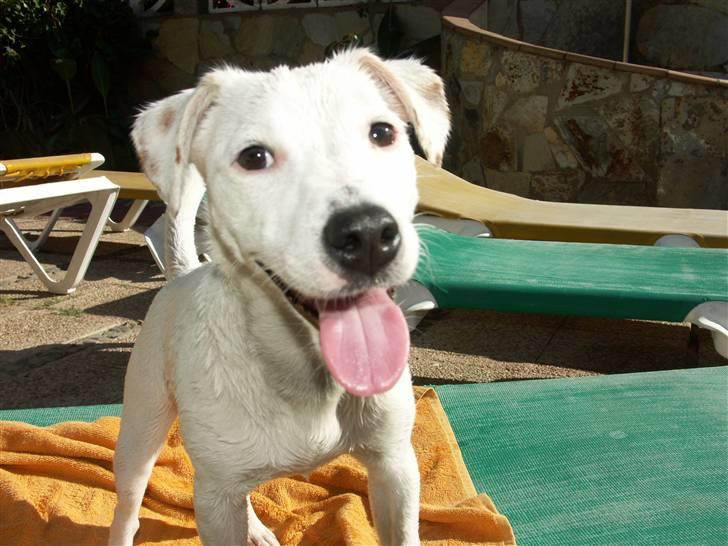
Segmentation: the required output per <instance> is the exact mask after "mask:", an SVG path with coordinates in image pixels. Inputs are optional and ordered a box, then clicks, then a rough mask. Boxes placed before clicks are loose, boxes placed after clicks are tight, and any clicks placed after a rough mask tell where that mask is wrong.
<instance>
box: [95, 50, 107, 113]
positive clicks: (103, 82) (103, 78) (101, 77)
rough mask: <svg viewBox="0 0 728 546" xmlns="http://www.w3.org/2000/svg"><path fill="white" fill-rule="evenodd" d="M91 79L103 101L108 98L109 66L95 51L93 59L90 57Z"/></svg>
mask: <svg viewBox="0 0 728 546" xmlns="http://www.w3.org/2000/svg"><path fill="white" fill-rule="evenodd" d="M91 77H92V78H93V80H94V85H95V86H96V90H97V91H98V92H99V93H101V96H102V97H103V99H104V101H105V100H106V97H108V96H109V89H111V73H110V72H109V66H108V65H107V64H106V61H105V60H104V58H103V57H102V56H101V55H99V53H98V51H95V52H94V54H93V57H91Z"/></svg>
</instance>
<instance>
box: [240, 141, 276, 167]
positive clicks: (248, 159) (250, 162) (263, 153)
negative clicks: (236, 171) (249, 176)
mask: <svg viewBox="0 0 728 546" xmlns="http://www.w3.org/2000/svg"><path fill="white" fill-rule="evenodd" d="M238 164H239V165H240V166H241V167H242V168H243V169H245V170H246V171H259V170H261V169H267V168H268V167H270V166H271V165H273V154H272V153H271V152H270V150H268V149H266V148H264V147H263V146H249V147H247V148H245V149H244V150H243V151H242V152H240V155H239V156H238Z"/></svg>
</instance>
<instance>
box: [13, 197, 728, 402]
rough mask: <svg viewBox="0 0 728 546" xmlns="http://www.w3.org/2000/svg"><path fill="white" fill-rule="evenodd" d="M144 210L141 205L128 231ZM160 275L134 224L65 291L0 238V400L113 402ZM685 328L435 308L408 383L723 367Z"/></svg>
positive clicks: (47, 256) (59, 250)
mask: <svg viewBox="0 0 728 546" xmlns="http://www.w3.org/2000/svg"><path fill="white" fill-rule="evenodd" d="M81 212H82V211H81ZM76 213H78V211H76ZM157 213H158V212H157ZM74 215H75V214H74ZM153 219H154V210H151V211H149V212H148V213H147V214H145V217H143V218H142V222H141V224H140V226H139V227H138V229H139V230H140V231H142V230H143V229H144V227H143V226H144V225H145V224H147V225H148V224H149V223H151V221H153ZM21 225H22V226H24V227H25V228H27V229H38V228H39V227H40V226H41V225H42V221H41V220H27V221H24V222H23V223H22V224H21ZM82 227H83V226H82V224H80V223H79V222H77V221H75V220H74V219H73V218H68V217H67V218H63V219H62V220H61V221H60V222H59V224H58V226H57V228H56V230H55V231H54V234H53V236H52V237H51V239H50V240H49V242H48V244H47V245H46V247H45V249H44V252H43V253H42V261H43V262H44V263H46V264H49V265H52V266H55V267H65V265H66V264H67V263H68V260H69V258H70V254H71V252H72V249H73V246H74V245H75V243H76V241H77V240H78V237H79V234H80V231H81V229H82ZM163 284H164V279H163V277H162V276H161V275H160V274H159V272H158V270H157V268H156V266H155V265H154V262H153V261H152V258H151V256H150V254H149V252H148V251H147V249H146V247H145V246H144V239H143V236H142V234H141V233H140V232H137V231H129V232H127V233H110V232H108V233H106V234H104V236H103V237H102V241H101V243H100V244H99V247H98V249H97V251H96V255H95V257H94V259H93V261H92V263H91V267H90V268H89V271H88V273H87V275H86V281H84V282H83V283H81V285H80V286H79V288H78V289H77V291H76V292H75V293H74V294H71V295H69V296H54V295H52V294H50V293H48V292H47V291H46V290H45V289H44V287H43V285H42V284H41V283H40V281H38V280H37V279H36V278H35V276H34V275H33V274H32V273H31V271H30V268H29V267H28V266H27V265H26V264H25V262H23V261H22V260H21V259H20V256H19V254H18V253H17V252H16V251H15V250H13V249H12V247H11V246H10V245H9V243H8V242H7V240H5V239H3V238H2V236H1V235H0V409H7V408H30V407H52V406H76V405H89V404H105V403H113V402H120V401H121V397H122V388H123V380H124V371H125V368H126V363H127V361H128V359H129V354H130V352H131V348H132V346H133V344H134V340H135V339H136V336H137V334H138V332H139V329H140V326H141V323H142V320H143V319H144V315H145V313H146V310H147V308H148V306H149V304H150V302H151V300H152V298H153V297H154V295H155V294H156V292H157V291H158V290H159V289H160V288H161V287H162V286H163ZM689 334H690V328H689V326H686V325H675V324H664V323H655V322H641V321H621V320H603V319H585V318H573V317H558V316H548V315H523V314H515V313H493V312H476V311H462V310H458V311H449V312H437V313H432V314H431V315H430V316H428V318H427V319H426V320H425V321H424V322H423V323H422V324H421V326H420V328H419V329H418V330H417V331H416V332H414V333H413V337H412V345H413V349H412V356H411V360H410V361H411V366H412V371H413V374H414V376H415V381H416V382H418V383H458V382H485V381H501V380H513V379H533V378H552V377H564V376H580V375H594V374H606V373H622V372H635V371H649V370H664V369H673V368H686V367H690V366H695V365H700V366H709V365H715V364H725V362H726V361H725V360H724V359H722V358H721V357H720V356H718V355H717V354H716V353H715V352H714V351H713V349H712V343H711V342H710V337H709V335H707V333H705V332H701V333H700V335H699V340H700V343H699V350H697V351H696V350H695V348H694V347H693V348H689V347H688V339H689Z"/></svg>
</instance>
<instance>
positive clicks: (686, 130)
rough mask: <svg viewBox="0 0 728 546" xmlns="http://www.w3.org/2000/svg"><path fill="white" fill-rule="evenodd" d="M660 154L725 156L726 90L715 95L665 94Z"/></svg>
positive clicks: (727, 146)
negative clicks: (676, 95) (689, 97)
mask: <svg viewBox="0 0 728 546" xmlns="http://www.w3.org/2000/svg"><path fill="white" fill-rule="evenodd" d="M660 112H661V126H662V135H661V140H662V145H661V147H662V154H663V156H676V158H679V157H682V158H688V157H693V158H698V157H709V156H711V157H720V158H723V159H726V160H728V139H726V138H725V135H726V134H728V92H722V94H721V95H718V96H716V97H692V98H691V99H690V100H685V99H681V98H679V97H669V98H666V99H665V100H664V101H662V105H661V110H660Z"/></svg>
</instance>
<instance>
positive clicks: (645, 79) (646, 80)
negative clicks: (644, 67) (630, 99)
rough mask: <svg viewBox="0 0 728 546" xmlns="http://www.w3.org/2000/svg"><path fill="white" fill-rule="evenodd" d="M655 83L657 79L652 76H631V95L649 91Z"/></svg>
mask: <svg viewBox="0 0 728 546" xmlns="http://www.w3.org/2000/svg"><path fill="white" fill-rule="evenodd" d="M654 81H655V78H653V77H652V76H645V75H644V74H630V75H629V91H630V93H640V92H642V91H644V90H645V89H648V88H649V87H650V85H652V83H653V82H654Z"/></svg>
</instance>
